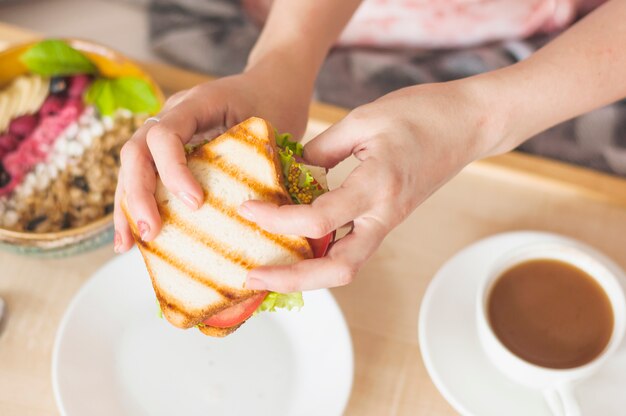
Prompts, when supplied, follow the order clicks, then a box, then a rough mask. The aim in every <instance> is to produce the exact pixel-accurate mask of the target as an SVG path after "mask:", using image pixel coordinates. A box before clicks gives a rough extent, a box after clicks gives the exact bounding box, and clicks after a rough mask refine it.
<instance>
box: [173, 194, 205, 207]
mask: <svg viewBox="0 0 626 416" xmlns="http://www.w3.org/2000/svg"><path fill="white" fill-rule="evenodd" d="M178 197H179V198H180V199H181V200H182V201H183V202H184V203H185V205H187V206H188V207H189V208H191V209H193V210H196V209H198V207H199V206H200V204H199V203H198V200H197V199H196V198H194V197H193V196H191V195H189V194H188V193H187V192H179V193H178Z"/></svg>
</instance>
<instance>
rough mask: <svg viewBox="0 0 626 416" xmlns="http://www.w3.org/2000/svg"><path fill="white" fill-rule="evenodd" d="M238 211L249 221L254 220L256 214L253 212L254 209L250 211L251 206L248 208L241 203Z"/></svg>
mask: <svg viewBox="0 0 626 416" xmlns="http://www.w3.org/2000/svg"><path fill="white" fill-rule="evenodd" d="M238 212H239V215H241V216H242V217H244V218H245V219H247V220H249V221H254V214H252V211H250V208H248V207H247V206H245V205H239V209H238Z"/></svg>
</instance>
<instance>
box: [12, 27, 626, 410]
mask: <svg viewBox="0 0 626 416" xmlns="http://www.w3.org/2000/svg"><path fill="white" fill-rule="evenodd" d="M32 36H33V34H31V33H27V32H25V31H22V30H20V29H18V28H12V27H9V26H5V25H2V24H0V42H1V41H8V42H15V41H20V40H24V39H27V38H30V37H32ZM146 67H147V68H148V69H149V70H150V72H151V73H152V74H153V75H154V77H155V78H156V79H157V81H158V82H159V83H161V85H162V86H163V87H164V88H165V89H166V90H169V91H170V92H171V91H174V90H177V89H180V88H186V87H189V86H191V85H193V84H195V83H197V82H200V81H203V80H204V79H206V78H205V77H204V76H201V75H198V74H191V73H188V72H185V71H181V70H178V69H174V68H170V67H166V66H163V65H146ZM311 114H312V121H311V123H310V126H309V131H308V136H309V137H310V136H311V135H312V134H314V133H316V132H319V131H321V130H322V129H324V128H325V127H326V126H327V125H328V124H329V123H330V122H333V121H336V120H338V119H339V118H341V117H342V116H343V115H344V114H345V112H344V111H343V110H341V109H336V108H333V107H329V106H322V105H315V106H314V107H313V108H312V110H311ZM353 166H354V165H353V163H352V162H347V163H344V164H342V165H340V166H339V167H338V168H337V169H336V170H335V171H333V172H331V175H330V183H331V186H337V185H338V184H339V183H340V181H341V179H342V178H343V177H345V175H346V174H347V173H348V172H349V171H350V169H351V168H352V167H353ZM523 229H533V230H545V231H552V232H557V233H561V234H564V235H567V236H571V237H574V238H577V239H580V240H582V241H584V242H586V243H589V244H591V245H593V246H595V247H597V248H598V249H600V250H602V251H604V252H606V253H607V254H608V255H609V256H611V257H613V258H614V259H615V260H616V261H617V262H618V263H619V264H620V265H621V266H622V267H626V257H625V256H624V246H625V243H626V181H624V180H622V179H618V178H615V177H610V176H607V175H603V174H600V173H595V172H591V171H588V170H585V169H580V168H576V167H572V166H566V165H563V164H559V163H555V162H550V161H546V160H543V159H539V158H535V157H532V156H525V155H521V154H510V155H505V156H501V157H497V158H493V159H490V160H488V161H483V162H477V163H474V164H472V165H470V166H469V167H467V168H466V169H465V170H464V171H463V172H461V173H460V174H459V175H458V176H457V177H456V178H455V179H453V180H452V181H451V182H449V183H448V184H447V185H445V186H444V187H443V188H442V189H440V190H439V191H438V192H436V193H435V194H434V195H433V196H432V197H431V198H430V199H429V200H428V201H426V202H425V203H424V204H422V206H420V207H419V208H418V209H417V210H416V211H415V212H414V213H413V214H412V215H411V216H410V217H409V218H408V219H407V221H406V222H405V223H403V224H402V225H401V226H400V227H398V228H397V229H396V230H394V231H393V232H392V233H391V234H390V235H389V236H388V237H387V239H386V240H385V242H384V243H383V245H382V246H381V248H380V250H379V251H378V252H377V253H376V254H375V255H374V256H373V258H372V259H371V260H370V261H369V262H368V263H367V265H366V266H365V267H364V268H363V269H362V271H361V272H360V273H359V275H358V278H357V279H356V281H355V282H354V283H353V284H351V285H350V286H347V287H343V288H339V289H334V290H333V294H334V295H335V297H336V299H337V300H338V302H339V304H340V306H341V308H342V310H343V312H344V314H345V316H346V318H347V320H348V323H349V326H350V331H351V335H352V338H353V342H354V349H355V362H356V366H355V372H356V373H355V379H354V388H353V391H352V396H351V399H350V403H349V406H348V409H347V411H346V414H347V415H358V416H367V415H373V416H374V415H375V416H378V415H429V416H430V415H436V416H446V415H454V414H456V412H455V411H454V410H453V409H452V408H451V407H450V406H449V405H448V404H447V403H446V402H445V400H444V399H443V398H442V397H441V395H440V394H439V393H438V392H437V390H436V389H435V387H434V385H433V384H432V382H431V381H430V379H429V377H428V374H427V373H426V370H425V368H424V364H423V362H422V359H421V356H420V351H419V347H418V344H417V321H418V311H419V306H420V300H421V298H422V295H423V293H424V290H425V289H426V286H427V285H428V283H429V281H430V279H431V277H432V276H433V274H434V273H435V272H436V271H437V269H438V268H439V267H440V266H441V265H442V264H443V262H444V261H445V260H446V259H448V258H449V257H450V256H452V255H453V254H454V253H455V252H457V251H458V250H460V249H461V248H463V247H464V246H466V245H468V244H470V243H472V242H474V241H476V240H478V239H480V238H482V237H486V236H489V235H492V234H494V233H499V232H503V231H510V230H523ZM112 257H113V253H112V248H111V247H104V248H102V249H99V250H97V251H94V252H91V253H88V254H85V255H80V256H76V257H71V258H68V259H60V260H39V259H32V258H26V257H20V256H16V255H12V254H8V253H4V252H0V265H1V268H0V296H2V297H3V298H4V299H5V300H6V301H7V306H8V310H9V316H8V320H7V322H6V324H5V327H4V332H3V333H2V334H1V335H0V414H2V415H20V416H28V415H57V414H58V412H57V410H56V407H55V403H54V399H53V395H52V386H51V377H50V366H51V352H52V346H53V342H54V336H55V332H56V330H57V326H58V324H59V321H60V319H61V316H62V314H63V312H64V310H65V308H66V307H67V305H68V302H69V301H70V299H71V298H72V296H73V295H74V294H75V293H76V291H77V290H78V288H79V287H80V286H81V285H82V284H83V283H84V282H85V280H86V279H88V278H89V276H90V275H91V274H92V273H93V272H94V271H95V270H96V269H98V268H99V267H100V266H102V264H104V263H105V262H106V261H107V260H109V259H110V258H112ZM112 301H114V300H112ZM468 319H471V318H470V317H468Z"/></svg>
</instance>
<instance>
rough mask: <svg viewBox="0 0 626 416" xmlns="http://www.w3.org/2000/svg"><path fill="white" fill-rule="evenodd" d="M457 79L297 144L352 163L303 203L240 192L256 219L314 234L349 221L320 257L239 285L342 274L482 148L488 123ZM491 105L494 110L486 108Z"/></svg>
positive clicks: (367, 110)
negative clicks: (333, 185) (338, 181)
mask: <svg viewBox="0 0 626 416" xmlns="http://www.w3.org/2000/svg"><path fill="white" fill-rule="evenodd" d="M465 85H466V84H464V83H463V82H454V83H447V84H432V85H423V86H418V87H411V88H406V89H403V90H399V91H397V92H394V93H392V94H389V95H386V96H384V97H382V98H380V99H378V100H376V101H374V102H372V103H370V104H367V105H365V106H362V107H359V108H357V109H355V110H354V111H352V112H351V113H350V114H349V115H348V116H347V117H346V118H344V119H343V120H342V121H340V122H339V123H337V124H335V125H334V126H332V127H330V128H329V129H328V130H326V131H325V132H324V133H322V134H321V135H319V136H318V137H316V138H315V139H313V140H312V141H311V142H309V143H308V144H307V145H306V146H305V150H304V157H305V159H306V160H307V162H309V163H311V164H314V165H319V166H324V167H326V168H332V167H334V166H335V165H337V164H338V163H339V162H341V161H342V160H344V159H346V158H347V157H349V156H350V155H354V156H355V157H356V158H357V159H358V160H359V161H360V164H359V165H358V167H357V168H356V169H355V170H354V171H352V173H351V174H350V175H349V176H348V178H347V179H346V180H345V181H344V182H343V184H342V185H341V186H340V187H339V188H337V189H335V190H332V191H330V192H328V193H326V194H324V195H322V196H320V197H319V198H318V199H316V200H315V201H314V202H313V204H311V205H285V206H280V207H279V206H276V205H272V204H270V203H266V202H260V201H248V202H246V203H244V204H242V206H241V207H240V213H241V214H242V215H243V216H245V217H247V218H248V219H250V220H252V221H255V222H256V223H258V224H259V225H260V226H261V227H263V228H264V229H266V230H268V231H270V232H274V233H283V234H297V235H304V236H306V237H309V238H320V237H322V236H324V235H326V234H328V233H329V232H332V231H333V230H336V229H338V228H339V227H341V226H343V225H345V224H350V223H352V226H353V228H352V231H351V232H350V233H349V234H348V235H346V236H345V237H344V238H342V239H341V240H339V241H337V242H336V243H335V244H334V245H333V246H332V247H331V248H330V250H329V252H328V254H327V255H326V257H323V258H318V259H311V260H304V261H302V262H299V263H296V264H293V265H289V266H271V267H262V268H258V269H254V270H252V271H250V273H249V274H248V281H247V283H246V287H247V288H250V289H268V290H274V291H277V292H283V293H289V292H294V291H299V290H309V289H317V288H323V287H333V286H341V285H345V284H348V283H350V282H351V281H352V279H353V278H354V276H355V274H356V273H357V271H358V270H359V268H360V267H361V266H362V265H363V263H365V261H366V260H367V259H368V258H369V257H370V256H371V255H372V253H374V251H375V250H376V248H377V247H378V246H379V245H380V243H381V242H382V241H383V239H384V238H385V236H386V235H387V234H388V233H389V232H390V231H391V230H392V229H393V228H394V227H396V226H397V225H398V224H400V223H401V222H402V221H403V220H404V219H405V218H406V217H407V216H408V215H409V214H410V213H411V212H412V211H413V210H414V209H415V208H416V207H417V206H418V205H419V204H420V203H421V202H422V201H424V199H426V198H427V197H428V196H429V195H430V194H432V193H433V192H434V191H435V190H436V189H437V188H439V187H440V186H441V185H443V184H444V183H445V182H447V181H448V180H449V179H450V178H452V176H454V175H455V174H456V173H457V172H458V171H459V170H461V169H462V168H463V167H464V166H465V165H466V164H468V163H469V162H471V161H473V160H475V159H476V158H478V157H480V156H482V155H485V154H487V153H489V151H490V150H491V149H490V147H491V146H490V144H489V142H490V141H491V137H496V136H497V134H494V133H497V128H498V126H497V125H495V123H494V120H495V119H491V118H490V117H485V116H484V115H485V114H489V113H488V112H487V111H485V106H483V105H482V104H480V103H478V100H477V99H475V98H474V97H475V96H476V95H477V94H474V93H473V92H472V91H473V90H470V89H469V88H466V87H465ZM494 114H495V112H494Z"/></svg>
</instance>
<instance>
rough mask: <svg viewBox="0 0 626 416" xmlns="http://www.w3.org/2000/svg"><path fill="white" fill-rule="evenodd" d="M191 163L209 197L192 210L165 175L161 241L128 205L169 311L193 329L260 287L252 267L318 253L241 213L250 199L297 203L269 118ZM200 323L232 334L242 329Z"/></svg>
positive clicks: (232, 133)
mask: <svg viewBox="0 0 626 416" xmlns="http://www.w3.org/2000/svg"><path fill="white" fill-rule="evenodd" d="M187 164H188V167H189V169H190V170H191V172H192V174H193V175H194V177H195V178H196V180H198V182H199V183H200V185H201V186H202V189H203V191H204V197H205V200H204V203H203V205H202V206H201V207H200V209H198V210H197V211H191V210H190V209H189V208H188V207H187V206H186V205H184V204H183V203H182V202H181V201H180V200H179V199H178V198H177V197H176V196H174V195H172V194H171V193H170V192H169V191H168V190H167V189H166V188H165V186H164V185H163V183H162V182H161V181H160V180H158V183H157V189H156V194H155V197H156V201H157V206H158V208H159V213H160V214H161V218H162V220H163V228H162V230H161V232H160V233H159V235H158V236H157V237H156V238H155V239H154V240H153V241H150V242H144V241H142V240H141V239H140V238H139V234H138V232H137V227H136V224H135V223H134V221H133V219H132V218H131V217H130V215H129V214H128V210H127V209H126V207H125V204H123V207H122V208H123V209H124V212H125V213H126V217H127V218H128V220H129V223H130V224H131V229H132V232H133V236H134V238H135V241H136V242H137V245H138V246H139V249H140V250H141V253H142V255H143V258H144V261H145V263H146V266H147V268H148V271H149V273H150V277H151V279H152V285H153V287H154V291H155V293H156V296H157V299H158V301H159V304H160V306H161V310H162V311H163V315H164V316H165V317H166V318H167V320H168V321H169V322H171V323H172V324H173V325H175V326H177V327H180V328H191V327H193V326H195V325H197V324H199V323H201V322H203V321H204V320H206V319H207V318H208V317H210V316H211V315H213V314H216V313H218V312H220V311H222V310H224V309H226V308H228V307H230V306H232V305H235V304H237V303H239V302H241V301H243V300H245V299H247V298H249V297H251V296H253V295H255V294H256V293H258V292H256V291H253V290H246V289H245V288H244V283H245V280H246V275H247V272H248V271H249V270H250V269H252V268H254V267H258V266H263V265H283V264H291V263H295V262H297V261H300V260H303V259H307V258H311V257H312V256H313V254H312V251H311V247H310V246H309V243H308V241H307V240H306V238H304V237H299V236H290V235H278V234H272V233H269V232H267V231H265V230H263V229H261V228H260V227H259V226H257V225H256V224H255V223H253V222H250V221H248V220H246V219H245V218H243V217H241V216H240V215H239V214H238V213H237V208H238V207H239V205H241V204H242V203H243V202H245V201H247V200H250V199H255V200H262V201H270V202H273V203H276V204H281V205H282V204H289V203H291V198H290V196H289V194H288V193H287V190H286V189H285V187H284V184H283V175H282V172H281V166H280V162H279V160H278V155H277V149H276V142H275V137H274V130H273V128H272V126H271V125H270V124H269V123H267V122H266V121H264V120H262V119H260V118H255V117H254V118H250V119H248V120H246V121H244V122H243V123H241V124H239V125H237V126H235V127H233V128H232V129H230V130H228V131H227V132H226V133H224V134H223V135H221V136H219V137H217V138H216V139H214V140H212V141H211V142H209V143H207V144H205V145H203V146H201V147H200V148H198V149H196V150H194V151H193V152H192V153H191V154H190V155H189V156H188V158H187ZM199 329H200V330H201V331H202V332H203V333H205V334H207V335H212V336H225V335H228V334H229V333H231V332H233V331H234V330H235V329H237V327H235V328H226V329H222V328H212V327H207V326H204V327H200V328H199Z"/></svg>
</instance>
